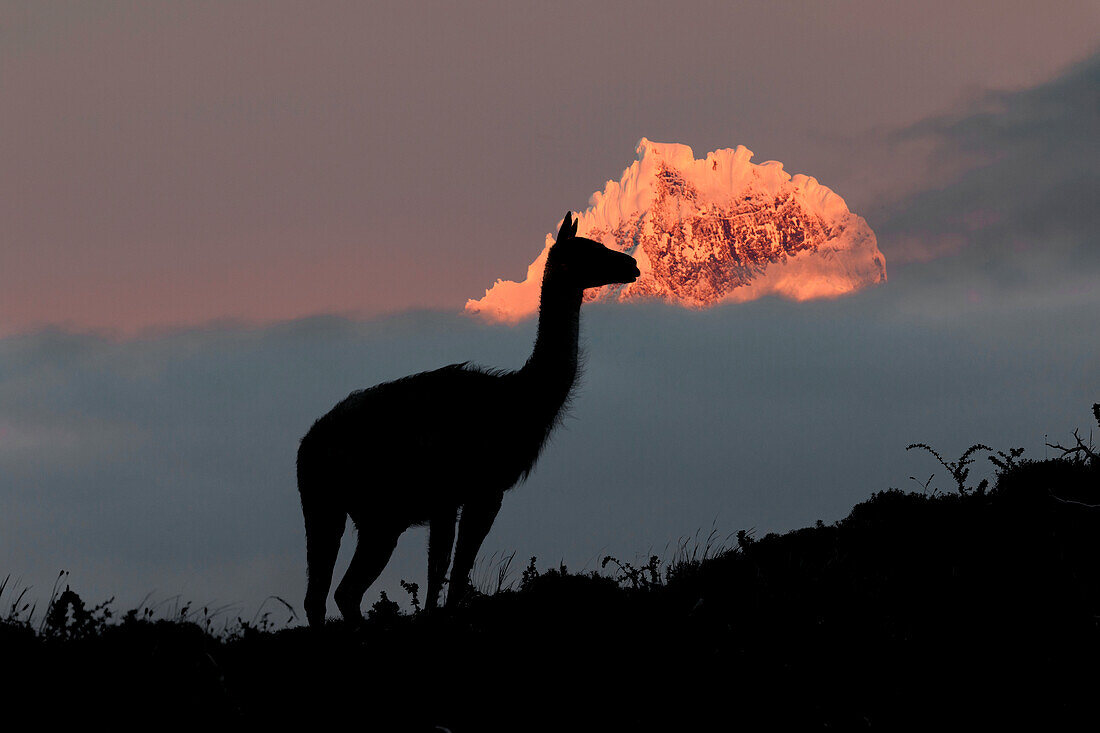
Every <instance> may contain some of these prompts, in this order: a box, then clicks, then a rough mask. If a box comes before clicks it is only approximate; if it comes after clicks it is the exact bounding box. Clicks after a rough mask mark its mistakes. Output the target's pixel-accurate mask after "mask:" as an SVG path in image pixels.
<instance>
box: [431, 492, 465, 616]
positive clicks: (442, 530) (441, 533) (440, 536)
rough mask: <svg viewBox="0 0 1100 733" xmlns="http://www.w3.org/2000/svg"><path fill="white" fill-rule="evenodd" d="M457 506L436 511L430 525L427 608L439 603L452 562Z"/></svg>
mask: <svg viewBox="0 0 1100 733" xmlns="http://www.w3.org/2000/svg"><path fill="white" fill-rule="evenodd" d="M457 516H458V508H457V507H449V508H447V509H444V510H441V511H439V512H437V513H435V514H434V515H433V516H432V518H431V520H429V525H428V597H427V598H426V599H425V600H424V608H425V609H428V610H430V609H433V608H435V607H436V606H437V605H438V604H439V592H440V591H441V590H442V589H443V577H444V576H445V575H446V574H447V566H448V565H450V564H451V545H453V544H454V541H455V518H456V517H457Z"/></svg>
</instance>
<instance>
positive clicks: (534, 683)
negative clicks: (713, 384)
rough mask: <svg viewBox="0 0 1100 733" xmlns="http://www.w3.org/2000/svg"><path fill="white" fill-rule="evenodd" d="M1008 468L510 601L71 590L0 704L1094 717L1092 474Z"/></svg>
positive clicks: (29, 640) (1099, 466)
mask: <svg viewBox="0 0 1100 733" xmlns="http://www.w3.org/2000/svg"><path fill="white" fill-rule="evenodd" d="M1093 455H1094V454H1093ZM1017 456H1018V454H1017ZM1017 456H1013V455H1008V456H1005V455H1003V454H1002V457H1001V458H1002V462H1003V463H1004V465H1003V467H1002V469H1001V470H1000V471H999V474H998V477H997V479H996V481H995V482H994V485H993V487H992V488H990V489H987V488H986V487H984V486H976V487H970V486H967V485H966V483H965V476H964V480H962V481H959V488H961V490H962V491H961V493H960V492H957V491H954V492H951V493H904V492H901V491H897V490H891V491H885V492H882V493H879V494H876V495H874V496H872V497H871V498H870V499H869V500H868V501H866V502H863V503H861V504H859V505H857V506H856V507H854V508H853V509H852V512H851V514H850V515H849V516H848V517H846V518H845V519H843V520H841V521H839V522H837V523H835V524H832V525H824V524H821V523H818V525H817V526H815V527H810V528H806V529H800V530H796V531H792V532H789V533H787V534H784V535H768V536H766V537H763V538H760V539H753V538H752V537H751V534H749V533H745V532H741V533H738V538H737V546H736V547H733V548H730V549H726V550H723V551H721V552H719V553H717V555H716V556H713V557H708V558H706V559H705V560H700V559H699V558H698V557H696V558H694V559H692V558H691V557H690V555H685V556H682V557H680V558H678V559H677V560H676V561H674V562H672V563H671V564H670V565H669V566H667V567H661V565H660V564H659V563H658V562H657V560H656V559H654V561H653V562H652V563H651V564H650V565H649V566H647V567H643V568H636V567H633V566H631V565H629V564H626V563H620V562H619V561H617V560H610V561H608V562H607V563H605V569H604V571H603V574H599V575H597V574H592V573H590V574H584V575H582V574H572V573H569V572H567V571H566V570H565V569H564V568H560V569H556V570H539V569H537V563H534V562H532V564H531V565H530V566H529V567H528V569H527V570H526V571H525V572H524V573H523V578H522V581H521V582H520V583H519V584H518V587H517V588H516V589H515V590H503V591H500V592H497V593H495V594H493V595H481V594H475V595H474V596H473V597H472V598H471V599H470V600H469V601H468V602H467V603H465V604H464V605H463V606H462V607H460V608H458V609H456V610H454V611H451V612H446V611H445V612H438V613H435V614H432V615H428V614H425V613H417V614H411V615H406V614H402V613H399V612H398V610H397V606H396V604H393V603H387V602H379V603H377V604H375V607H374V608H373V609H372V610H371V612H370V613H369V618H368V620H367V622H366V624H365V625H364V626H363V627H362V628H360V629H351V628H348V627H346V626H344V625H342V624H339V623H330V624H329V625H327V626H326V627H325V628H324V629H322V630H320V631H319V632H318V631H310V630H308V629H306V628H301V627H300V628H293V629H289V630H283V631H277V632H271V631H265V630H263V629H262V628H257V627H255V626H252V625H248V624H245V625H244V626H243V627H240V628H237V629H236V630H235V631H234V632H233V633H230V634H222V635H217V634H211V633H208V631H207V630H204V628H203V627H202V625H201V623H195V622H193V621H187V622H174V621H168V620H159V621H152V620H149V619H148V618H142V614H140V613H131V614H129V615H128V616H127V617H124V618H122V619H120V620H118V621H115V620H114V619H105V618H103V614H104V611H105V610H106V609H104V608H100V609H98V610H95V609H86V608H83V607H82V605H81V602H80V599H79V598H77V597H76V596H75V594H71V595H68V596H65V597H64V598H63V602H62V603H60V604H58V603H55V605H54V608H53V609H52V610H51V612H50V616H49V617H47V618H46V619H45V621H44V622H43V623H42V626H41V630H39V629H38V628H37V626H38V625H37V624H34V625H32V624H28V623H26V622H25V621H21V620H20V617H19V616H18V614H9V618H8V621H7V622H6V623H3V624H0V648H2V650H3V653H2V657H3V664H2V667H3V669H4V671H3V675H4V679H3V687H2V691H3V693H4V697H5V699H6V700H7V701H8V705H7V706H6V707H7V708H8V709H9V710H18V711H20V713H26V714H28V715H30V716H31V717H32V718H33V719H35V720H38V721H40V722H42V723H45V722H47V721H54V720H57V719H63V720H65V719H67V720H71V721H73V722H75V723H77V724H82V725H92V724H93V722H102V723H103V724H105V725H106V726H108V727H114V726H116V725H118V724H119V723H129V724H133V723H138V724H141V725H143V726H145V725H148V726H151V727H159V726H161V725H163V724H166V723H167V724H169V725H172V726H175V725H177V724H188V725H203V726H206V725H211V724H215V725H220V724H224V723H231V724H243V723H248V724H257V723H260V724H264V723H267V724H276V725H282V724H286V723H300V722H301V721H302V720H303V719H305V718H311V717H314V716H315V717H316V719H317V720H318V721H325V722H326V723H328V722H331V723H333V724H336V722H337V721H338V720H339V719H340V718H344V717H346V716H348V715H352V716H353V718H352V720H353V721H358V720H361V721H362V725H363V726H364V727H366V729H368V730H431V729H433V726H443V727H445V728H447V729H449V730H452V731H456V732H457V731H481V730H604V729H606V730H707V729H710V728H708V727H707V726H713V727H714V728H715V729H718V730H727V729H735V728H736V729H740V728H742V727H745V726H763V727H766V728H767V729H780V728H783V727H789V726H796V729H821V728H829V729H840V730H846V729H875V730H877V729H896V728H907V727H919V728H924V729H935V730H940V729H945V728H946V729H952V728H960V727H964V726H965V727H967V728H971V729H980V728H982V727H988V726H992V725H1003V724H1007V723H1009V722H1012V723H1020V722H1032V723H1037V722H1040V721H1041V722H1045V723H1046V725H1048V726H1052V727H1055V728H1060V729H1066V728H1067V727H1070V726H1071V724H1077V723H1084V722H1091V723H1092V724H1095V723H1096V722H1097V718H1098V716H1097V712H1096V711H1097V706H1096V702H1095V695H1096V690H1097V689H1098V687H1097V685H1098V683H1100V671H1098V664H1097V660H1098V659H1100V654H1098V652H1100V643H1098V642H1100V629H1098V620H1100V567H1098V564H1097V559H1098V558H1100V509H1098V508H1096V505H1097V504H1100V461H1097V460H1096V459H1095V458H1094V457H1092V458H1090V457H1089V456H1088V454H1087V453H1083V452H1081V451H1077V452H1076V453H1072V454H1070V455H1069V457H1067V458H1064V459H1059V460H1047V461H1041V462H1029V461H1018V460H1017ZM947 463H948V465H950V463H949V462H947ZM963 467H965V466H963ZM703 549H704V550H705V548H703ZM4 600H5V605H4V610H5V611H6V610H7V607H8V605H9V604H10V602H11V600H12V599H11V597H10V596H9V595H5V596H4ZM58 609H60V610H58Z"/></svg>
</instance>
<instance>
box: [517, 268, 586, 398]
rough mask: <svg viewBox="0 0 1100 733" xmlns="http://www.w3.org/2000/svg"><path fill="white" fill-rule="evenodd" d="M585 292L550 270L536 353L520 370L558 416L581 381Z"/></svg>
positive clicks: (541, 300)
mask: <svg viewBox="0 0 1100 733" xmlns="http://www.w3.org/2000/svg"><path fill="white" fill-rule="evenodd" d="M583 295H584V291H583V290H581V289H580V288H577V287H575V286H572V285H566V284H564V283H561V282H560V281H559V279H558V278H555V277H554V273H553V272H552V271H550V270H547V272H546V274H545V275H544V276H543V281H542V292H541V295H540V298H539V327H538V336H537V337H536V338H535V350H534V352H532V354H531V358H530V359H528V360H527V363H526V364H524V366H523V368H522V369H521V370H520V374H522V375H523V376H524V377H525V378H527V379H530V380H531V382H532V383H533V384H532V387H533V388H534V390H535V391H536V394H537V396H538V397H539V398H540V401H541V400H545V403H544V404H545V406H546V408H547V409H549V410H551V411H552V412H553V413H555V414H556V413H557V412H558V411H559V410H560V409H561V407H562V405H563V404H564V403H565V401H566V400H567V399H569V393H570V391H571V390H572V389H573V384H574V382H576V379H577V338H578V336H579V332H580V314H581V300H582V298H583Z"/></svg>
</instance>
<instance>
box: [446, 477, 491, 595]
mask: <svg viewBox="0 0 1100 733" xmlns="http://www.w3.org/2000/svg"><path fill="white" fill-rule="evenodd" d="M503 499H504V494H503V492H494V493H493V494H492V495H490V496H488V497H485V498H482V499H476V500H474V501H470V502H467V503H466V504H465V505H463V507H462V518H461V519H459V522H458V543H457V544H456V545H455V564H454V568H452V569H451V587H450V589H449V590H448V591H447V607H448V608H452V607H454V606H455V605H456V604H457V603H458V602H459V601H460V600H462V596H463V595H465V593H466V586H467V584H468V583H469V580H470V571H471V570H472V569H473V567H474V558H476V557H477V551H478V550H479V549H481V543H482V542H484V541H485V535H487V534H489V530H490V529H491V528H492V526H493V520H495V519H496V518H497V512H499V511H500V503H501V501H502V500H503Z"/></svg>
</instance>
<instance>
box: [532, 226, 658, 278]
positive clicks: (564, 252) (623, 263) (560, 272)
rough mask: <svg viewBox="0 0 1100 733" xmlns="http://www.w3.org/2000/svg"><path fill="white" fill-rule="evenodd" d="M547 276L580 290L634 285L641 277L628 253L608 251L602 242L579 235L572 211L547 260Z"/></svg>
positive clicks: (636, 264)
mask: <svg viewBox="0 0 1100 733" xmlns="http://www.w3.org/2000/svg"><path fill="white" fill-rule="evenodd" d="M546 272H547V274H550V273H553V275H554V281H555V282H561V283H562V284H568V285H572V286H573V287H578V288H580V289H582V290H583V289H584V288H598V287H599V286H601V285H610V284H611V283H632V282H634V281H635V280H637V279H638V276H639V275H641V274H642V273H641V271H640V270H639V269H638V263H637V262H636V261H635V260H634V258H633V257H631V256H630V255H628V254H624V253H623V252H616V251H615V250H613V249H608V248H607V247H605V246H603V245H602V244H600V243H599V242H597V241H595V240H592V239H586V238H584V237H578V236H577V222H576V220H574V219H573V215H572V213H570V212H568V211H567V212H565V219H564V220H563V221H562V223H561V229H560V230H558V239H557V241H556V242H555V243H554V246H553V247H551V248H550V254H549V255H547V259H546Z"/></svg>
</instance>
